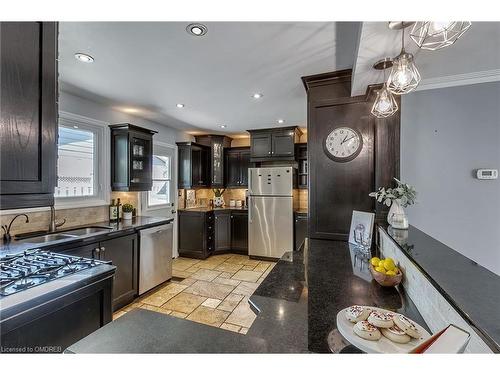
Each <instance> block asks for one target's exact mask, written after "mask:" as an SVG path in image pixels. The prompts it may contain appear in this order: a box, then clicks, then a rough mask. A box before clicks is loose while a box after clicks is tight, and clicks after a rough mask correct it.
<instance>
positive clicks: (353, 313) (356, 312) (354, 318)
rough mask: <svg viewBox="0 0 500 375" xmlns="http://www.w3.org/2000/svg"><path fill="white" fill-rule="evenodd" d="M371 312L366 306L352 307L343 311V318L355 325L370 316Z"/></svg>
mask: <svg viewBox="0 0 500 375" xmlns="http://www.w3.org/2000/svg"><path fill="white" fill-rule="evenodd" d="M370 312H371V310H370V309H369V308H368V307H366V306H358V305H354V306H351V307H348V308H347V309H345V317H346V318H347V320H348V321H350V322H352V323H357V322H360V321H362V320H366V319H367V318H368V315H370Z"/></svg>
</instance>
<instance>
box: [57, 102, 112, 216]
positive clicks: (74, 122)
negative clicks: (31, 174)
mask: <svg viewBox="0 0 500 375" xmlns="http://www.w3.org/2000/svg"><path fill="white" fill-rule="evenodd" d="M59 125H62V126H67V127H73V126H78V128H79V129H82V130H88V131H91V132H93V133H94V134H95V139H94V144H95V146H94V150H95V154H94V178H96V184H95V186H96V191H95V194H94V195H92V196H83V197H56V198H55V207H56V208H58V209H65V208H77V207H93V206H103V205H107V204H109V200H110V196H111V188H110V186H111V185H110V184H111V182H110V178H111V177H110V157H109V155H110V131H109V128H108V123H106V122H104V121H99V120H94V119H91V118H89V117H85V116H80V115H75V114H73V113H69V112H64V111H60V112H59V122H58V126H59Z"/></svg>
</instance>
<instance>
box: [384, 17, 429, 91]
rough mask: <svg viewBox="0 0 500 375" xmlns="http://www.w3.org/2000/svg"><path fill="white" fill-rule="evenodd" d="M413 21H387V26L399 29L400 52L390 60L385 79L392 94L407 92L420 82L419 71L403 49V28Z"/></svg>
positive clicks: (412, 59) (410, 56) (412, 58)
mask: <svg viewBox="0 0 500 375" xmlns="http://www.w3.org/2000/svg"><path fill="white" fill-rule="evenodd" d="M412 24H413V22H398V23H389V28H392V29H401V52H400V54H399V55H398V56H396V57H395V58H394V60H393V62H392V70H391V73H390V74H389V78H388V79H387V88H388V89H389V91H391V92H392V93H393V94H396V95H402V94H408V93H409V92H411V91H413V90H415V88H417V86H418V84H419V83H420V80H421V77H420V73H419V71H418V69H417V66H416V65H415V59H414V57H413V55H412V54H411V53H408V52H406V51H405V28H406V27H408V26H410V25H412Z"/></svg>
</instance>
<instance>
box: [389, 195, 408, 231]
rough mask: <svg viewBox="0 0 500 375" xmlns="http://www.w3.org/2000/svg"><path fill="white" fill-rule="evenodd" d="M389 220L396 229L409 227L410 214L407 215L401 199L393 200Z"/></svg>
mask: <svg viewBox="0 0 500 375" xmlns="http://www.w3.org/2000/svg"><path fill="white" fill-rule="evenodd" d="M387 222H388V223H389V224H390V225H391V226H392V227H393V228H395V229H408V216H406V213H405V210H404V208H403V206H401V201H400V200H399V199H395V200H393V201H392V205H391V208H390V210H389V213H388V214H387Z"/></svg>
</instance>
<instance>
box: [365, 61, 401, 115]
mask: <svg viewBox="0 0 500 375" xmlns="http://www.w3.org/2000/svg"><path fill="white" fill-rule="evenodd" d="M392 64H393V61H392V59H391V58H389V57H388V58H385V59H383V60H380V61H377V62H376V63H375V64H374V65H373V68H375V69H377V70H383V72H384V84H383V86H382V88H381V89H380V90H379V91H377V98H376V99H375V102H374V103H373V106H372V111H371V112H372V115H374V116H375V117H377V118H387V117H390V116H392V115H393V114H395V113H396V112H397V111H398V103H397V102H396V99H395V98H394V95H393V94H392V92H390V91H389V90H388V89H387V84H386V81H385V70H386V69H388V68H390V67H392Z"/></svg>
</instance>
